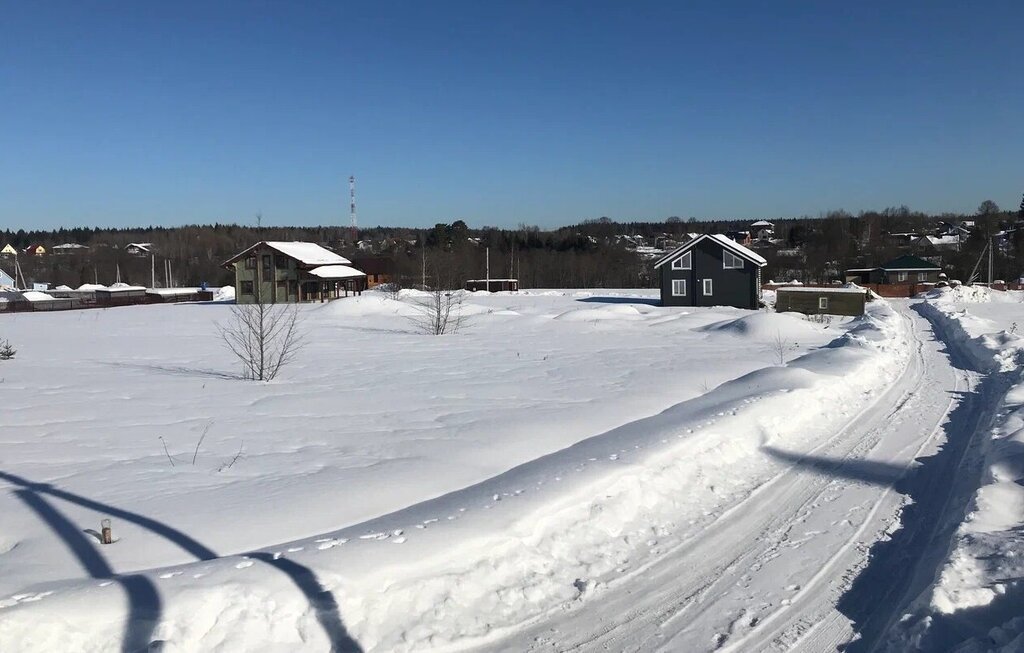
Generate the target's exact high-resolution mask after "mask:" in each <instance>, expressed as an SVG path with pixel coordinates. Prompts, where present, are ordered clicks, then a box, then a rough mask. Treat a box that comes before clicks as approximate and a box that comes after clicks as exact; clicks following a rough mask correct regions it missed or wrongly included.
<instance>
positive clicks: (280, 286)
mask: <svg viewBox="0 0 1024 653" xmlns="http://www.w3.org/2000/svg"><path fill="white" fill-rule="evenodd" d="M277 296H278V297H280V298H282V299H283V298H285V297H287V296H288V282H287V281H278V282H277Z"/></svg>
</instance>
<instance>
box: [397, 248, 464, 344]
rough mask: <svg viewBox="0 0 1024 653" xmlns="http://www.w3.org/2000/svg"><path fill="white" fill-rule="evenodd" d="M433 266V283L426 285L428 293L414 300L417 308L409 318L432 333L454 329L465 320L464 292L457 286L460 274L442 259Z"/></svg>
mask: <svg viewBox="0 0 1024 653" xmlns="http://www.w3.org/2000/svg"><path fill="white" fill-rule="evenodd" d="M448 258H450V257H448ZM431 267H432V271H431V272H432V273H431V275H430V281H431V285H430V287H429V288H426V289H425V290H426V293H427V294H426V295H424V296H422V297H419V298H418V299H416V300H415V301H414V302H413V306H414V307H415V308H416V312H415V314H413V315H412V316H410V318H409V320H410V321H411V322H412V324H413V326H414V327H415V328H416V330H418V331H421V332H422V333H427V334H430V335H433V336H440V335H444V334H446V333H455V332H456V331H458V330H459V329H460V328H461V327H462V326H463V325H464V323H465V317H464V316H463V313H462V299H463V293H462V292H461V291H460V290H458V285H459V284H458V274H457V273H455V272H453V268H452V267H451V266H448V265H444V263H443V262H438V263H435V264H434V265H433V266H431Z"/></svg>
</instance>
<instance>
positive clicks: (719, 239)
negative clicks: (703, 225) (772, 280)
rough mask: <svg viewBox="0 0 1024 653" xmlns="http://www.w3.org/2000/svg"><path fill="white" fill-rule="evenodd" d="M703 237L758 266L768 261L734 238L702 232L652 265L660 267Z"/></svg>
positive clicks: (766, 263)
mask: <svg viewBox="0 0 1024 653" xmlns="http://www.w3.org/2000/svg"><path fill="white" fill-rule="evenodd" d="M705 238H710V239H711V240H713V241H715V242H716V243H718V244H719V245H721V246H722V247H723V248H725V249H728V250H731V251H732V252H733V253H734V254H737V255H738V256H741V257H743V258H745V259H747V260H748V261H750V262H752V263H754V264H755V265H757V266H759V267H764V266H765V265H768V261H766V260H765V259H764V257H763V256H761V255H760V254H758V253H757V252H755V251H754V250H752V249H750V248H747V247H744V246H743V245H740V244H739V243H737V242H736V241H735V240H733V239H732V238H729V237H728V236H726V235H725V234H702V235H700V236H698V237H696V238H694V239H693V240H691V241H689V242H688V243H685V244H683V245H680V246H679V247H677V248H676V249H674V250H672V251H671V252H669V253H668V254H666V255H665V256H662V257H661V258H660V259H658V261H657V262H655V264H654V267H656V268H657V267H660V266H661V265H663V264H664V263H667V262H668V261H671V260H672V259H674V258H676V257H677V256H679V255H680V254H683V253H684V252H686V251H687V250H689V249H691V248H692V247H693V246H694V245H696V244H697V243H699V242H701V241H702V240H704V239H705Z"/></svg>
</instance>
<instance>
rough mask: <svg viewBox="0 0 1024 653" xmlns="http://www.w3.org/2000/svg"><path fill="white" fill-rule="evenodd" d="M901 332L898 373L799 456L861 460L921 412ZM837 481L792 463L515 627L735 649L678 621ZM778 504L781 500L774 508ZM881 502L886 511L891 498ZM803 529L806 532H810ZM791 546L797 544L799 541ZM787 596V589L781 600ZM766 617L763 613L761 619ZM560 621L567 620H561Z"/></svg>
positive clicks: (801, 593) (919, 374)
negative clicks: (630, 568) (569, 606)
mask: <svg viewBox="0 0 1024 653" xmlns="http://www.w3.org/2000/svg"><path fill="white" fill-rule="evenodd" d="M903 319H904V320H906V322H907V323H909V324H911V325H912V326H913V325H914V322H915V321H914V320H913V319H912V318H911V317H909V316H908V315H906V314H904V318H903ZM910 333H911V334H913V337H914V339H915V340H916V347H915V351H914V357H913V365H908V368H907V369H906V370H905V371H904V373H903V375H902V376H901V377H899V378H898V379H897V380H896V381H895V382H894V383H893V384H892V385H891V386H890V387H889V388H888V389H887V390H886V392H885V393H883V394H882V395H880V396H879V397H878V399H876V400H875V401H873V402H872V403H871V404H869V406H867V407H866V408H865V409H863V410H862V411H860V412H859V413H858V414H857V415H855V416H854V417H853V418H851V419H850V420H848V421H847V424H846V426H845V427H844V428H843V429H841V430H840V431H838V432H837V433H836V434H835V435H834V436H832V437H830V438H829V440H827V441H826V442H823V443H822V444H820V445H819V446H817V447H815V448H814V449H813V450H812V451H811V452H809V453H808V454H806V455H805V457H807V456H811V455H814V454H822V453H827V454H836V455H837V456H838V458H837V459H836V463H835V464H836V465H837V466H839V465H841V464H842V463H843V462H844V461H849V460H857V459H860V458H861V457H862V456H863V455H864V454H865V453H867V452H868V451H870V450H871V449H872V448H873V447H875V446H876V445H877V444H878V443H879V441H880V440H881V439H882V437H883V435H884V434H885V433H886V430H887V428H889V427H890V425H891V424H892V423H893V421H894V419H895V418H896V417H897V416H900V415H901V414H910V413H912V412H913V411H912V409H915V408H916V409H917V410H918V411H920V410H921V409H922V408H927V407H929V406H928V404H929V402H933V401H934V397H933V396H929V397H927V398H925V399H921V398H920V395H921V393H920V392H919V389H920V387H921V386H922V382H923V380H924V379H925V378H926V375H928V374H929V372H930V371H931V370H930V368H929V366H928V364H927V362H926V360H925V356H924V347H925V345H924V343H923V341H922V340H921V339H920V337H919V336H918V335H917V333H916V329H914V328H911V329H910ZM954 383H955V381H954ZM940 392H941V390H940ZM918 404H924V406H918ZM880 407H887V408H888V409H887V410H886V411H885V413H884V416H877V417H875V416H872V415H871V413H873V412H876V411H878V409H879V408H880ZM933 407H934V408H935V409H937V412H938V413H939V415H938V416H937V417H936V423H939V422H941V419H942V416H941V413H942V412H943V411H942V410H941V408H942V407H941V406H940V405H935V406H933ZM866 420H869V424H868V425H865V424H864V421H866ZM925 431H926V435H925V436H924V438H923V442H922V441H921V440H915V444H917V446H916V447H914V449H915V450H916V451H921V450H923V449H924V448H925V447H927V445H928V443H929V442H932V441H933V439H934V434H935V429H934V428H926V429H925ZM907 449H908V447H906V446H904V447H902V448H901V449H900V451H899V452H898V453H901V454H902V453H903V451H905V450H907ZM842 487H843V485H842V484H841V483H839V484H837V482H836V480H835V479H833V478H830V477H825V476H821V475H817V474H807V473H806V472H805V470H802V469H799V468H798V465H797V464H794V465H791V466H790V467H789V468H787V469H786V470H784V471H783V472H781V473H780V474H778V475H776V476H775V477H774V478H772V479H771V480H769V481H768V482H766V483H764V484H762V485H761V486H760V487H759V488H758V489H757V490H755V491H754V492H752V493H751V494H750V495H749V496H748V497H747V498H746V499H744V500H743V501H741V502H740V503H738V504H736V505H734V506H733V507H732V508H730V509H729V510H727V511H725V512H723V513H722V515H720V516H719V517H718V518H717V519H716V520H715V521H714V522H713V523H711V524H710V525H709V526H708V527H706V528H705V529H704V530H703V532H701V533H699V534H698V535H696V536H695V537H691V538H690V539H688V540H686V541H684V542H681V543H679V544H678V545H676V546H675V547H673V548H672V549H670V550H668V551H667V552H665V554H664V555H663V556H662V557H661V558H659V559H657V560H654V561H652V562H651V563H649V564H648V565H645V566H644V567H641V568H638V569H637V570H635V571H634V572H633V573H631V574H629V576H628V577H626V578H623V579H617V580H616V581H613V582H611V583H609V585H608V586H607V588H606V589H605V591H604V592H603V594H601V595H600V598H599V597H595V598H594V599H593V600H591V601H589V602H585V603H584V604H583V606H582V608H581V609H580V610H578V611H576V614H574V615H572V616H569V617H568V618H557V617H556V618H554V619H553V621H554V622H555V623H556V624H557V626H558V630H554V631H553V630H550V629H549V630H547V631H545V624H540V625H538V626H536V627H534V628H532V629H529V630H528V631H526V633H523V634H534V635H536V638H535V640H534V641H533V642H530V643H529V647H530V648H531V649H532V650H536V649H539V648H547V647H549V646H552V645H557V647H558V649H559V650H593V649H595V648H598V647H602V646H603V647H604V648H607V649H621V650H648V649H652V648H660V647H665V648H666V649H667V650H672V649H675V650H679V646H680V645H683V646H684V647H685V650H701V649H702V648H705V647H706V649H707V650H713V649H715V648H718V647H720V646H723V645H727V646H731V647H733V648H734V649H735V647H736V646H737V643H736V642H729V639H731V637H730V636H729V634H727V633H719V636H718V637H715V638H712V637H708V638H707V639H704V640H703V641H701V640H700V639H693V638H690V637H688V635H690V634H691V633H690V632H689V630H688V628H687V627H686V626H687V624H692V623H693V622H694V621H695V620H698V619H700V618H702V617H705V616H708V615H717V614H719V613H720V612H721V610H722V605H721V603H722V602H723V597H728V596H729V592H730V588H735V587H737V586H741V585H742V582H739V583H738V582H737V581H743V576H744V574H745V571H746V570H747V569H750V568H751V567H753V566H757V567H758V569H760V567H761V566H763V565H764V564H766V563H770V562H771V561H772V560H773V559H775V558H777V557H779V555H780V551H782V552H783V553H784V552H785V551H784V549H785V548H786V547H787V546H788V545H789V544H790V543H791V539H790V532H791V531H792V529H793V528H794V525H795V524H797V523H802V522H803V521H804V520H805V519H806V517H807V516H808V515H809V514H811V513H814V512H816V511H819V510H820V508H821V505H822V504H823V503H824V504H826V505H827V504H828V503H831V500H829V501H825V500H824V499H823V497H826V496H827V495H828V494H829V493H830V492H833V491H834V490H835V489H836V488H842ZM779 506H787V508H786V510H785V511H784V512H782V513H779V511H778V507H779ZM886 507H887V508H889V509H892V510H893V512H895V511H896V510H897V509H898V507H899V504H898V503H896V504H893V505H887V506H886ZM794 508H795V509H794ZM881 510H882V504H881V503H879V502H876V503H875V508H874V509H872V510H869V511H868V515H869V517H868V518H865V519H864V520H863V521H862V522H861V525H860V527H859V528H858V529H855V531H856V532H855V534H854V536H853V537H851V538H849V539H848V541H847V544H848V546H846V547H843V548H842V549H841V550H840V551H839V552H836V553H835V554H833V555H832V557H831V559H830V563H829V564H827V565H826V566H825V568H827V569H833V568H835V567H836V566H837V563H838V561H839V560H840V559H841V558H842V559H845V558H843V554H844V553H846V554H849V553H850V552H851V551H852V550H853V549H854V548H855V547H856V545H857V544H858V543H859V536H863V534H864V533H865V532H867V531H868V530H869V529H870V527H871V526H876V527H877V526H879V522H878V520H877V519H874V518H872V517H876V516H877V514H878V512H880V511H881ZM884 530H885V528H884V527H880V531H882V532H884ZM805 535H807V540H805V541H808V540H809V539H813V538H814V537H815V536H816V535H815V534H805ZM798 546H803V542H801V543H800V544H799V545H798ZM863 548H864V551H863V552H860V551H857V552H854V553H856V555H857V556H860V557H862V556H863V555H864V554H866V550H867V547H863ZM695 567H698V568H699V569H700V572H699V573H697V574H694V573H693V569H694V568H695ZM756 573H757V570H754V574H753V575H756ZM819 576H820V577H819V579H817V580H815V582H813V583H811V584H810V585H809V586H808V585H805V586H804V587H803V588H801V589H799V590H798V591H797V594H796V595H794V596H796V597H797V599H798V602H799V604H800V605H803V603H804V602H805V601H806V602H808V603H811V604H813V603H815V602H814V601H813V600H810V597H814V598H819V593H820V589H818V588H817V587H816V586H817V585H819V584H821V581H822V580H824V579H825V578H826V577H827V574H826V573H825V572H824V571H823V572H822V573H821V574H820V575H819ZM723 592H724V594H723ZM829 598H830V600H828V601H825V603H827V607H829V608H831V606H832V605H833V603H834V601H833V600H832V599H833V598H834V597H829ZM791 601H792V597H791V598H790V599H789V601H787V603H789V602H791ZM768 607H771V606H768ZM782 607H784V608H786V607H788V606H782ZM794 611H796V610H794V609H784V610H782V611H781V612H779V611H778V610H777V609H776V611H774V612H770V613H769V616H772V615H774V614H779V615H781V614H787V613H792V612H794ZM595 613H597V614H595ZM729 614H730V615H731V616H729V617H728V619H727V622H728V624H729V630H730V631H732V630H740V631H746V632H741V633H740V636H741V637H744V638H747V637H750V633H754V632H756V633H758V638H759V639H760V638H761V636H762V635H764V634H765V633H764V631H763V630H762V628H763V626H764V625H765V623H766V622H765V621H764V620H762V619H764V618H763V617H759V616H758V615H757V614H756V611H753V612H749V611H746V610H741V611H739V612H738V613H729ZM683 617H686V621H685V623H683V622H682V621H681V619H682V618H683ZM780 619H782V616H776V617H774V618H773V619H772V621H777V620H780ZM588 621H589V622H590V623H587V622H588ZM577 622H583V623H577ZM771 623H772V622H768V625H771ZM567 624H568V626H569V627H566V625H567ZM567 631H568V632H567ZM552 632H553V634H552ZM582 633H586V634H585V635H583V634H582ZM666 635H671V636H679V637H680V639H682V640H684V641H682V642H679V641H672V640H671V639H669V640H668V641H666V640H665V639H664V637H665V636H666ZM694 635H695V636H696V633H694ZM510 641H511V642H513V643H514V642H519V643H524V642H523V640H522V638H521V637H513V638H511V640H510ZM741 641H745V640H741ZM760 641H764V640H763V639H760ZM669 642H671V646H670V645H669Z"/></svg>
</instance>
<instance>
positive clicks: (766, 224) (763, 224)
mask: <svg viewBox="0 0 1024 653" xmlns="http://www.w3.org/2000/svg"><path fill="white" fill-rule="evenodd" d="M750 226H751V227H774V226H775V225H774V224H772V223H771V222H768V221H767V220H758V221H757V222H754V223H752V224H751V225H750Z"/></svg>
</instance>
